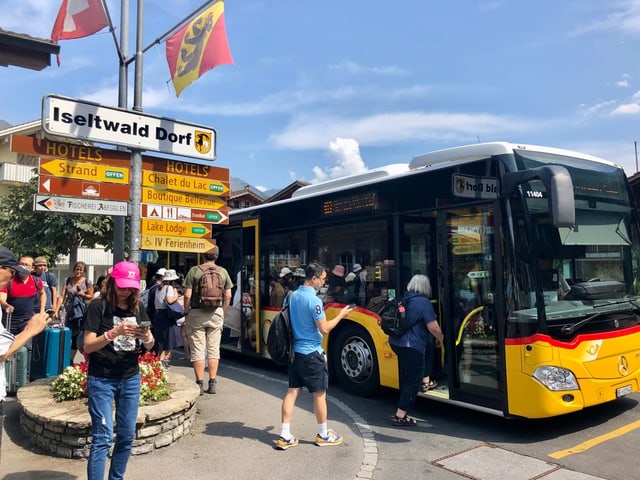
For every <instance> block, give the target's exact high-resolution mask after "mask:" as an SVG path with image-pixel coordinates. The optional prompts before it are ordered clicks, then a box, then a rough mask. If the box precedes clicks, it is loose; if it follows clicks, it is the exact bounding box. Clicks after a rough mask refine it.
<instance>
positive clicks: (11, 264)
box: [0, 247, 24, 271]
mask: <svg viewBox="0 0 640 480" xmlns="http://www.w3.org/2000/svg"><path fill="white" fill-rule="evenodd" d="M0 267H8V268H12V269H14V270H16V271H17V270H18V267H20V265H18V260H16V256H15V255H14V254H13V252H12V251H11V250H9V249H8V248H7V247H0ZM23 270H24V267H23Z"/></svg>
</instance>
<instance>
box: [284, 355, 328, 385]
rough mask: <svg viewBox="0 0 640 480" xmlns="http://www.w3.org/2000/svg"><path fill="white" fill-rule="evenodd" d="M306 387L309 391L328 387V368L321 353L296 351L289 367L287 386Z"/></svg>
mask: <svg viewBox="0 0 640 480" xmlns="http://www.w3.org/2000/svg"><path fill="white" fill-rule="evenodd" d="M302 387H307V389H308V390H309V392H311V393H314V392H323V391H326V390H327V389H328V388H329V369H328V367H327V359H326V357H325V355H324V354H323V353H318V352H313V353H310V354H308V355H303V354H302V353H296V354H295V357H294V360H293V365H291V366H290V367H289V388H302Z"/></svg>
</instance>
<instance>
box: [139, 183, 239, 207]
mask: <svg viewBox="0 0 640 480" xmlns="http://www.w3.org/2000/svg"><path fill="white" fill-rule="evenodd" d="M142 203H154V204H160V205H173V206H180V207H194V208H201V209H203V210H218V209H219V208H222V207H224V206H226V205H227V202H226V201H225V200H223V199H222V198H220V197H212V196H208V195H207V196H204V195H187V194H186V193H180V192H173V191H171V190H158V189H155V188H149V187H142Z"/></svg>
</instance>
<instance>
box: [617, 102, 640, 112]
mask: <svg viewBox="0 0 640 480" xmlns="http://www.w3.org/2000/svg"><path fill="white" fill-rule="evenodd" d="M638 113H640V105H638V104H637V103H625V104H622V105H619V106H618V107H616V108H615V109H614V110H613V111H612V112H611V115H637V114H638Z"/></svg>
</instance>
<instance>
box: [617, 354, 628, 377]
mask: <svg viewBox="0 0 640 480" xmlns="http://www.w3.org/2000/svg"><path fill="white" fill-rule="evenodd" d="M618 373H619V374H620V376H621V377H626V376H627V375H628V374H629V360H627V357H625V356H624V355H620V356H619V357H618Z"/></svg>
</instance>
